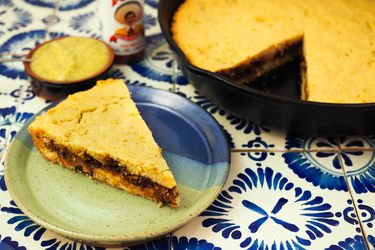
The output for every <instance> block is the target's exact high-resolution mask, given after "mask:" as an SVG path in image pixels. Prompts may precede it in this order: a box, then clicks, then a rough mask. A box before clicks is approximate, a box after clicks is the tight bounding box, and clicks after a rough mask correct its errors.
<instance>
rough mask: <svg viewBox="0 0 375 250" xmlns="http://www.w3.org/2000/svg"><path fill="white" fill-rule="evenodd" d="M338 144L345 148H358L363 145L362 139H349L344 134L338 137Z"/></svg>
mask: <svg viewBox="0 0 375 250" xmlns="http://www.w3.org/2000/svg"><path fill="white" fill-rule="evenodd" d="M338 141H339V144H340V145H343V146H344V147H345V148H360V147H363V146H364V143H363V141H362V140H359V139H353V140H350V139H349V138H348V137H346V136H340V137H339V138H338Z"/></svg>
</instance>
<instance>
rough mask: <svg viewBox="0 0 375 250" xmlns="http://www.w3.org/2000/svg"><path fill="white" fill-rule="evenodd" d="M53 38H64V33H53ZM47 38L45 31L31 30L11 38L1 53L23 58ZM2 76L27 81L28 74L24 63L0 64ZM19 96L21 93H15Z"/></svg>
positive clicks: (3, 46)
mask: <svg viewBox="0 0 375 250" xmlns="http://www.w3.org/2000/svg"><path fill="white" fill-rule="evenodd" d="M49 35H50V37H51V38H55V37H61V36H64V34H63V33H56V32H51V33H50V34H49ZM45 36H46V31H45V30H31V31H28V32H23V33H19V34H16V35H14V36H12V37H10V38H9V39H8V40H7V41H5V42H4V43H3V44H2V45H1V46H0V53H5V54H6V53H12V54H15V55H18V57H23V56H24V55H26V54H27V53H28V52H29V51H30V50H31V49H32V48H34V47H35V46H37V45H39V44H40V43H41V42H43V41H44V39H45ZM0 74H1V75H4V76H6V77H9V78H12V79H17V78H21V79H27V74H26V72H25V70H24V67H23V65H22V63H2V64H0ZM13 94H14V95H17V94H19V93H13Z"/></svg>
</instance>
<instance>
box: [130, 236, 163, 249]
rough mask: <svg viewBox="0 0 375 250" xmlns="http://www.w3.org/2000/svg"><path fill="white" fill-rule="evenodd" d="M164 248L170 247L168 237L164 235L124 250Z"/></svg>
mask: <svg viewBox="0 0 375 250" xmlns="http://www.w3.org/2000/svg"><path fill="white" fill-rule="evenodd" d="M164 249H169V238H168V237H162V238H159V239H157V240H154V241H151V242H147V243H145V244H141V245H137V246H133V247H127V248H124V250H164Z"/></svg>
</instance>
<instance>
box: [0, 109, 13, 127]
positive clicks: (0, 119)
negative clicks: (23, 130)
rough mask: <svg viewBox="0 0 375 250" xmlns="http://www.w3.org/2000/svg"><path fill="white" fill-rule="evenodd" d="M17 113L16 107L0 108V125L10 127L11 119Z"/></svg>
mask: <svg viewBox="0 0 375 250" xmlns="http://www.w3.org/2000/svg"><path fill="white" fill-rule="evenodd" d="M15 113H16V107H15V106H11V107H6V108H0V124H4V125H10V118H11V117H12V116H13V115H14V114H15Z"/></svg>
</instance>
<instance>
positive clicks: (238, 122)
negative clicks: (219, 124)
mask: <svg viewBox="0 0 375 250" xmlns="http://www.w3.org/2000/svg"><path fill="white" fill-rule="evenodd" d="M227 120H229V121H230V124H231V125H234V126H235V129H236V130H239V131H243V132H244V133H245V134H250V133H254V134H255V135H260V134H261V133H262V132H266V133H268V132H270V131H271V130H270V129H269V128H267V127H264V126H260V125H257V124H255V123H253V122H251V121H248V120H246V119H244V118H240V117H238V116H235V115H228V116H227Z"/></svg>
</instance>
